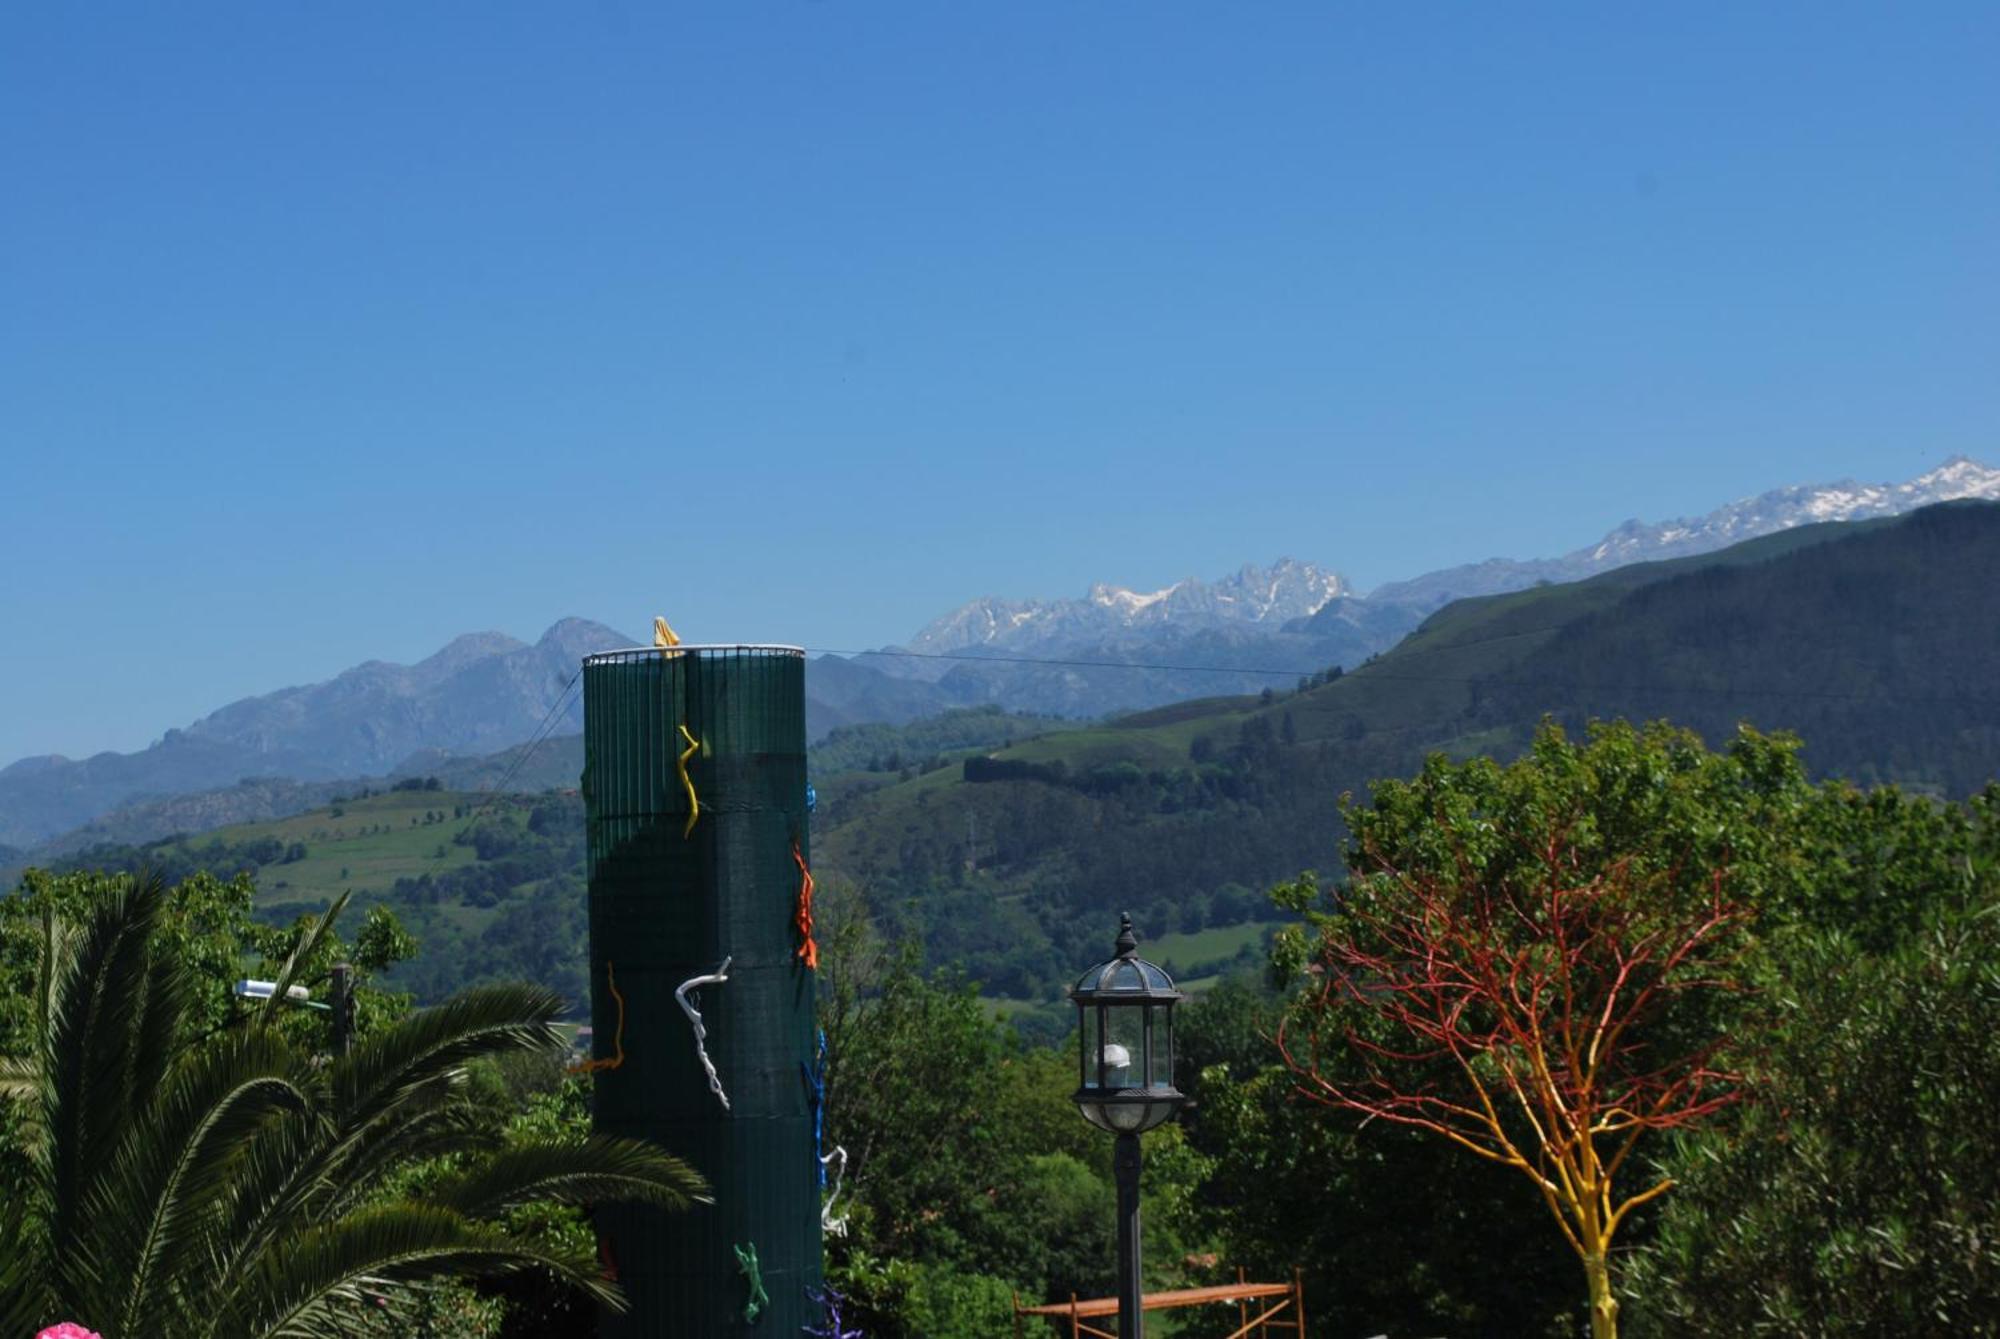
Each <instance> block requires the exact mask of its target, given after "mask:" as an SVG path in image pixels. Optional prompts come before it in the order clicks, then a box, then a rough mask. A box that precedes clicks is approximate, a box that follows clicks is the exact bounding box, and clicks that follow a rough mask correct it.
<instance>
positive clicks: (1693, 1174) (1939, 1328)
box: [1630, 789, 2000, 1339]
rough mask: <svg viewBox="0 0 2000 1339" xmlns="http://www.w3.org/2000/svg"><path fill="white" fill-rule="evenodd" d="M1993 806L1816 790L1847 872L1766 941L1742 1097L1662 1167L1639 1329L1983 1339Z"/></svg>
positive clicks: (1995, 1323) (1824, 834)
mask: <svg viewBox="0 0 2000 1339" xmlns="http://www.w3.org/2000/svg"><path fill="white" fill-rule="evenodd" d="M1996 799H2000V792H1996V791H1994V790H1992V789H1989V790H1988V791H1987V792H1986V793H1985V794H1984V795H1982V796H1981V797H1979V798H1977V799H1975V800H1974V801H1973V802H1972V803H1970V804H1967V805H1952V806H1944V805H1936V804H1932V803H1930V802H1928V801H1922V800H1914V801H1913V800H1911V799H1910V797H1906V796H1899V795H1896V794H1894V793H1886V794H1884V793H1878V794H1876V795H1873V796H1863V795H1859V794H1858V793H1854V794H1842V795H1834V796H1829V801H1830V806H1831V812H1830V814H1829V817H1828V822H1827V825H1826V826H1825V827H1824V828H1823V829H1822V830H1821V832H1820V837H1821V838H1822V839H1823V840H1825V841H1830V842H1833V843H1835V844H1837V845H1838V846H1839V847H1841V848H1842V849H1844V850H1846V851H1848V852H1850V853H1851V854H1852V855H1853V856H1854V857H1855V858H1854V859H1853V860H1852V861H1851V862H1850V863H1847V864H1844V865H1842V864H1835V865H1833V866H1831V867H1830V869H1829V882H1828V885H1827V886H1826V887H1825V888H1824V889H1823V891H1824V892H1825V893H1826V897H1825V898H1824V900H1823V902H1822V903H1821V904H1820V905H1819V906H1818V907H1817V908H1813V909H1812V911H1813V914H1812V915H1811V916H1809V917H1807V916H1801V917H1800V918H1799V920H1798V921H1796V922H1795V923H1794V924H1793V925H1791V926H1790V927H1787V928H1784V929H1780V930H1779V931H1777V932H1775V933H1774V934H1773V936H1772V944H1771V953H1770V956H1769V958H1768V959H1767V961H1766V963H1765V966H1764V976H1765V979H1766V987H1765V998H1766V1000H1767V1002H1768V1006H1769V1008H1768V1023H1767V1025H1766V1026H1765V1027H1763V1028H1761V1029H1759V1033H1758V1037H1757V1043H1756V1044H1755V1045H1754V1046H1753V1047H1752V1048H1750V1052H1751V1068H1752V1072H1753V1074H1754V1075H1755V1077H1756V1079H1757V1083H1758V1089H1759V1094H1760V1100H1758V1101H1757V1102H1755V1103H1753V1104H1751V1105H1749V1106H1748V1107H1747V1108H1746V1109H1745V1110H1744V1111H1743V1112H1742V1113H1741V1117H1740V1120H1738V1121H1737V1122H1735V1123H1734V1124H1732V1125H1731V1126H1730V1127H1728V1128H1726V1129H1722V1130H1717V1131H1713V1132H1710V1133H1707V1134H1702V1135H1697V1136H1690V1137H1687V1138H1684V1139H1682V1140H1680V1141H1679V1142H1678V1143H1677V1144H1676V1146H1675V1147H1674V1148H1673V1149H1672V1151H1671V1152H1670V1153H1669V1154H1668V1155H1667V1156H1666V1157H1665V1158H1664V1159H1663V1162H1664V1168H1665V1171H1666V1173H1667V1174H1668V1175H1671V1176H1672V1177H1673V1178H1674V1179H1675V1180H1676V1181H1677V1182H1678V1188H1677V1189H1676V1191H1675V1193H1674V1195H1673V1196H1672V1197H1671V1198H1670V1199H1669V1200H1668V1201H1667V1202H1666V1203H1665V1204H1664V1205H1663V1207H1662V1209H1661V1211H1660V1216H1659V1226H1658V1232H1657V1235H1656V1236H1655V1238H1654V1239H1653V1241H1652V1242H1651V1243H1650V1244H1649V1245H1648V1246H1647V1247H1646V1248H1645V1249H1644V1250H1642V1251H1640V1252H1639V1253H1638V1256H1637V1259H1636V1260H1635V1262H1634V1266H1633V1268H1632V1270H1631V1274H1630V1281H1631V1284H1632V1286H1633V1287H1634V1288H1635V1290H1638V1291H1640V1292H1642V1293H1643V1294H1644V1295H1646V1296H1647V1297H1648V1298H1649V1299H1650V1302H1651V1305H1650V1307H1649V1309H1648V1313H1647V1316H1646V1318H1645V1324H1644V1325H1643V1332H1644V1333H1646V1334H1649V1335H1660V1336H1669V1335H1681V1334H1734V1335H1816V1336H1827V1337H1828V1339H1834V1337H1836V1336H1838V1337H1841V1339H1847V1337H1849V1336H1852V1337H1853V1339H1860V1337H1861V1336H1871V1335H1885V1334H1954V1335H1991V1334H1996V1333H2000V1143H1996V1141H1995V1140H1994V1138H1993V1136H1992V1126H1993V1102H1994V1095H1995V1094H1996V1093H2000V874H1996V861H1995V857H1996V856H2000V826H1996V825H1995V823H1994V818H1995V800H1996ZM1888 853H1894V854H1895V855H1896V857H1897V860H1896V861H1895V862H1893V864H1891V863H1882V862H1879V861H1878V859H1877V858H1878V857H1879V856H1882V855H1884V854H1888ZM1885 884H1886V885H1887V886H1885ZM1834 919H1845V920H1847V921H1849V922H1850V923H1851V928H1850V929H1841V928H1836V927H1835V926H1833V925H1829V924H1819V923H1815V922H1819V921H1830V920H1834ZM1635 1328H1640V1327H1635Z"/></svg>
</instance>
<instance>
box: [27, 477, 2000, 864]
mask: <svg viewBox="0 0 2000 1339" xmlns="http://www.w3.org/2000/svg"><path fill="white" fill-rule="evenodd" d="M1960 498H1980V499H2000V470H1994V469H1990V468H1988V467H1986V466H1984V465H1981V464H1979V463H1978V462H1976V461H1973V460H1970V459H1967V458H1964V457H1956V458H1953V459H1952V460H1949V461H1947V462H1945V463H1944V464H1943V465H1941V466H1940V467H1938V468H1937V469H1934V470H1931V471H1929V472H1927V473H1925V474H1923V475H1921V476H1919V477H1917V478H1915V479H1912V480H1910V481H1908V482H1905V483H1900V484H1872V485H1864V484H1858V483H1855V482H1853V481H1851V480H1843V481H1840V482H1837V483H1833V484H1823V485H1817V486H1798V487H1790V488H1782V489H1777V490H1774V491H1772V492H1768V493H1764V494H1761V495H1759V496H1757V497H1753V498H1747V499H1744V500H1741V501H1738V502H1734V503H1731V504H1729V505H1727V506H1724V507H1722V508H1719V509H1718V510H1716V511H1714V512H1711V513H1709V514H1708V515H1707V516H1704V517H1699V518H1694V519H1681V520H1673V521H1666V522H1658V523H1642V522H1639V521H1628V522H1626V523H1625V524H1624V525H1621V526H1619V527H1617V528H1616V529H1614V530H1612V531H1611V532H1609V533H1608V534H1606V535H1605V536H1604V537H1603V538H1602V539H1600V540H1599V541H1598V542H1597V543H1595V544H1593V545H1589V546H1586V547H1584V548H1581V549H1577V550H1575V551H1573V552H1571V553H1568V554H1565V555H1563V556H1562V557H1558V558H1549V559H1534V560H1513V559H1499V558H1496V559H1490V560H1488V561H1486V562H1482V563H1476V564H1469V565H1465V566H1460V567H1454V568H1450V569H1446V570H1443V571H1439V572H1432V573H1428V574H1426V575H1423V576H1419V577H1416V578H1413V579H1411V580H1408V581H1401V582H1395V583H1391V584H1389V585H1385V586H1381V587H1378V588H1377V589H1375V590H1374V591H1371V592H1368V593H1366V594H1363V593H1361V592H1358V591H1356V590H1355V589H1354V587H1353V586H1352V584H1351V583H1350V582H1349V581H1348V580H1347V579H1346V578H1344V577H1343V576H1341V575H1340V574H1339V573H1338V572H1335V571H1332V570H1329V569H1327V568H1324V567H1320V566H1317V565H1315V564H1313V563H1310V562H1304V561H1299V560H1296V559H1290V558H1283V559H1280V560H1278V561H1277V562H1276V563H1274V564H1272V565H1271V566H1269V567H1258V566H1255V565H1246V566H1245V567H1243V568H1242V569H1241V570H1239V571H1237V572H1235V573H1232V574H1230V575H1227V576H1223V577H1220V578H1217V579H1215V580H1212V581H1203V580H1198V579H1194V578H1189V579H1186V580H1182V581H1179V582H1175V583H1174V584H1172V585H1170V586H1167V587H1164V588H1162V589H1158V590H1152V591H1133V590H1128V589H1125V588H1123V587H1118V586H1113V585H1109V584H1102V583H1100V584H1097V585H1093V586H1091V587H1090V588H1089V589H1088V590H1087V591H1086V593H1085V594H1084V595H1083V596H1082V597H1080V598H1076V599H1038V600H1007V599H999V598H992V597H989V598H984V599H979V600H975V601H972V602H971V603H968V604H966V605H964V606H961V607H960V608H958V609H956V610H953V611H952V612H950V613H948V614H945V615H944V616H942V617H940V618H938V619H936V620H933V621H932V622H931V623H929V624H927V625H926V626H925V627H923V628H922V629H920V630H919V631H918V632H917V633H916V634H915V635H914V636H913V637H911V639H910V640H909V641H908V642H907V643H906V644H904V645H901V646H892V647H886V648H883V649H882V650H881V651H878V652H873V653H869V654H866V655H861V656H855V657H851V658H843V657H838V656H822V657H819V658H817V659H815V660H813V661H812V662H811V664H810V666H809V669H808V726H809V729H810V730H811V731H812V733H813V735H814V737H816V738H817V737H819V736H821V735H823V734H825V733H826V732H827V731H829V730H832V729H834V728H837V727H839V726H842V725H853V724H858V723H863V722H870V721H886V722H903V721H909V720H913V719H915V718H918V717H921V716H926V715H932V714H935V713H937V712H941V711H945V710H949V709H951V708H955V707H964V706H975V705H986V704H998V705H1001V706H1003V707H1006V708H1008V709H1009V710H1016V711H1025V712H1034V713H1038V714H1045V715H1063V716H1072V717H1076V716H1084V717H1096V716H1101V715H1105V714H1108V713H1113V712H1118V711H1123V710H1133V709H1144V708H1148V707H1153V706H1157V705H1160V704H1164V703H1170V702H1175V701H1179V700H1183V699H1188V698H1194V697H1202V696H1212V695H1227V694H1242V693H1246V692H1256V691H1258V690H1261V689H1263V688H1267V687H1270V688H1283V687H1288V686H1290V685H1291V684H1292V683H1294V682H1295V681H1296V680H1297V679H1300V678H1306V677H1309V676H1312V675H1314V674H1316V673H1319V672H1321V671H1324V670H1325V669H1327V668H1330V667H1331V666H1334V665H1342V666H1346V667H1349V668H1352V667H1353V666H1356V665H1359V664H1361V663H1363V662H1364V661H1366V660H1368V659H1369V658H1370V657H1372V656H1375V655H1378V654H1380V653H1382V652H1385V651H1387V650H1389V649H1390V648H1392V647H1394V646H1396V645H1398V644H1399V643H1400V642H1402V641H1403V640H1404V639H1405V637H1406V636H1408V635H1409V634H1410V633H1411V632H1412V631H1413V630H1415V629H1416V628H1417V627H1418V626H1419V625H1420V624H1421V623H1422V622H1423V620H1424V619H1425V618H1426V617H1427V616H1429V615H1430V614H1431V613H1433V612H1434V611H1436V610H1438V609H1439V608H1441V607H1443V606H1444V605H1447V604H1449V603H1451V602H1452V601H1454V600H1460V599H1464V598H1467V597H1474V596H1486V595H1493V594H1498V593H1504V592H1507V591H1517V590H1524V589H1527V588H1529V587H1533V586H1535V585H1538V584H1540V583H1544V582H1566V581H1575V580H1577V579H1579V578H1582V577H1588V576H1591V575H1593V574H1596V573H1600V572H1604V571H1608V570H1612V569H1616V568H1620V567H1624V566H1627V565H1630V564H1635V563H1643V562H1649V561H1656V560H1660V559H1667V558H1676V557H1685V556H1689V555H1695V554H1702V553H1709V552H1713V551H1716V550H1718V549H1722V548H1725V547H1727V546H1729V545H1731V544H1734V543H1737V542H1740V541H1742V540H1744V539H1748V538H1752V537H1755V536H1758V535H1767V534H1772V533H1775V532H1780V531H1785V530H1789V529H1792V528H1794V527H1798V526H1801V525H1808V524H1813V523H1817V522H1825V521H1838V520H1862V519H1867V518H1870V517H1878V516H1888V515H1896V514H1901V513H1903V512H1907V511H1910V510H1913V509H1915V508H1918V507H1922V506H1926V505H1928V504H1931V503H1935V502H1941V501H1948V500H1952V499H1960ZM633 644H634V641H633V639H632V638H630V637H628V636H626V635H624V634H622V633H620V632H617V631H615V630H613V629H612V628H609V627H606V626H605V625H603V624H600V623H594V622H590V621H588V620H585V619H580V618H569V619H564V620H562V621H560V622H558V623H556V624H554V625H553V626H552V627H550V628H549V629H548V630H547V631H546V632H545V633H544V634H543V635H542V636H541V637H540V638H539V639H538V640H537V641H536V642H534V643H533V644H532V645H531V644H528V643H525V642H522V641H519V640H517V639H515V638H512V637H509V636H507V635H505V634H502V633H497V632H484V633H472V634H468V635H465V636H461V637H458V638H456V639H455V640H453V641H451V642H450V643H448V644H447V645H446V646H445V647H444V648H443V649H442V650H440V651H439V652H437V653H436V654H435V655H432V656H430V657H428V658H426V659H425V660H422V661H420V662H418V663H417V664H414V665H407V666H405V665H395V664H389V663H386V662H382V661H370V662H367V663H365V664H362V665H358V666H356V667H354V668H352V669H350V670H347V671H345V672H343V673H341V674H339V675H337V676H335V677H334V678H332V679H330V680H327V681H325V682H323V683H317V684H310V685H305V686H302V687H295V688H287V689H282V690H279V691H277V692H273V693H268V694H264V695H261V696H257V697H251V698H246V699H243V700H242V701H239V702H235V703H231V704H229V705H227V706H225V707H222V708H221V709H219V710H217V711H215V712H214V713H212V714H210V715H208V716H206V717H203V718H202V719H201V720H198V721H196V722H194V723H193V724H191V725H189V726H187V727H185V728H183V729H175V730H169V731H167V732H166V734H165V735H164V736H163V737H162V738H161V739H160V740H159V741H158V742H156V743H155V744H153V745H152V746H151V747H149V748H147V749H144V750H141V751H139V752H136V753H130V754H118V753H104V754H99V755H97V756H95V757H92V758H88V759H83V760H70V759H66V758H61V757H36V758H27V759H22V760H20V761H18V762H16V763H14V764H13V765H12V766H9V767H7V768H5V769H4V770H0V844H5V845H12V846H16V847H23V848H28V847H33V846H36V845H38V844H39V843H42V842H44V841H46V840H47V839H49V838H50V837H52V836H54V835H55V834H58V833H62V832H65V831H68V830H71V829H74V828H77V827H79V826H80V825H83V824H86V823H88V822H89V821H91V820H93V819H96V818H98V817H100V816H101V815H104V814H106V813H108V812H109V811H111V810H114V809H116V808H118V807H120V806H129V805H133V804H136V803H146V802H158V801H159V800H161V799H162V798H163V797H171V796H186V795H189V794H191V793H198V792H209V791H216V790H222V789H229V790H232V791H239V792H242V794H241V795H240V796H239V797H238V798H239V799H244V800H246V801H247V800H248V798H249V796H250V792H249V791H245V790H244V788H243V786H242V785H239V783H244V782H247V781H251V780H255V781H261V782H264V783H266V784H265V786H264V787H263V789H262V790H261V791H258V792H257V797H258V798H256V800H255V803H256V804H257V805H265V806H275V808H273V809H272V810H271V813H270V814H265V813H263V812H258V813H254V814H240V815H237V817H250V816H275V812H276V810H277V809H282V808H283V806H284V805H286V804H293V803H308V802H317V801H313V800H311V799H310V796H311V795H312V794H315V793H316V792H314V791H312V790H310V789H309V788H307V789H300V790H298V791H296V792H290V791H287V790H285V788H284V787H283V786H280V785H277V784H275V783H277V782H278V781H280V780H282V781H285V782H296V783H302V784H305V785H308V787H309V783H315V782H327V781H332V780H336V779H342V778H354V777H366V776H381V775H388V774H395V773H399V772H400V773H408V772H411V771H414V770H426V769H428V770H436V769H437V768H440V767H443V766H446V765H449V764H453V763H462V762H464V761H465V760H468V759H471V758H475V757H478V756H480V755H486V754H492V753H495V752H497V751H499V750H502V749H506V748H508V747H509V746H513V745H518V744H520V743H522V742H523V741H525V740H527V739H528V738H530V737H531V736H532V735H534V734H535V733H536V732H537V731H538V730H544V731H549V732H553V733H556V734H562V733H566V732H573V731H575V730H576V729H578V728H579V727H580V724H581V706H580V704H579V703H578V702H577V700H576V699H575V697H574V696H571V697H570V698H569V699H568V700H566V701H562V702H559V701H558V699H559V698H561V697H562V696H563V690H564V688H565V686H566V685H567V684H568V683H569V681H570V679H571V677H572V676H573V674H574V673H575V669H576V666H577V663H578V662H579V661H580V660H581V659H582V657H583V656H585V655H588V654H590V653H592V652H594V651H601V650H607V649H610V648H613V647H618V646H629V645H633ZM1060 662H1071V663H1060ZM1076 662H1083V663H1076ZM551 711H555V713H556V714H555V717H554V719H550V713H551ZM489 770H494V769H489ZM210 808H211V809H214V808H215V806H210ZM222 809H225V810H226V809H227V806H222ZM217 811H218V812H220V810H217ZM202 812H207V811H206V810H203V809H202V808H201V806H199V805H193V806H189V805H181V806H178V807H175V806H168V807H166V808H164V809H163V810H162V813H186V814H190V815H193V814H198V813H202ZM160 821H168V820H166V819H164V818H163V819H161V820H160ZM232 821H233V820H232Z"/></svg>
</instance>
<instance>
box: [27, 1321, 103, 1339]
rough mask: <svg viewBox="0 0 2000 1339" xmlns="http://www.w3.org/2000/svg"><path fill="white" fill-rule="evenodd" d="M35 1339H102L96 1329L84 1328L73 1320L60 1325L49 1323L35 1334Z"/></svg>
mask: <svg viewBox="0 0 2000 1339" xmlns="http://www.w3.org/2000/svg"><path fill="white" fill-rule="evenodd" d="M35 1339H104V1336H103V1335H101V1334H99V1333H98V1332H97V1331H96V1330H86V1329H84V1328H83V1326H81V1325H79V1324H77V1323H76V1322H75V1321H73V1320H66V1321H64V1322H63V1323H62V1324H60V1325H51V1326H49V1328H48V1329H46V1330H43V1331H42V1332H41V1333H40V1334H38V1335H36V1336H35Z"/></svg>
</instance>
